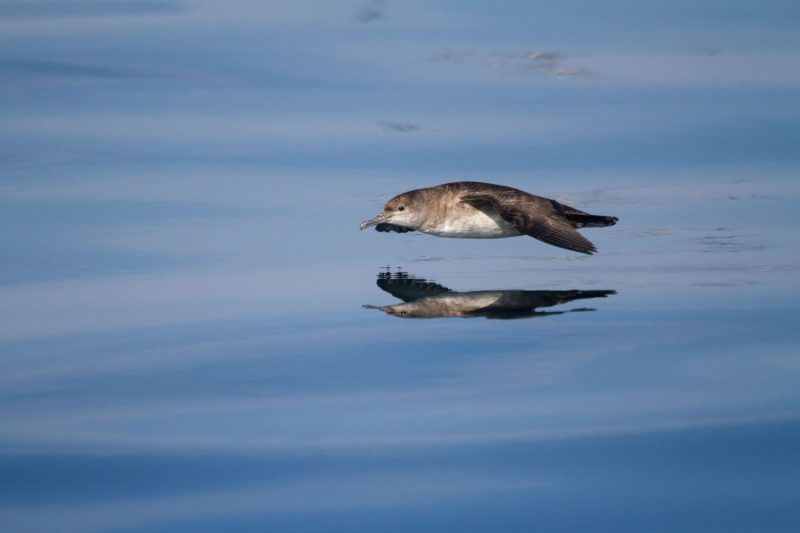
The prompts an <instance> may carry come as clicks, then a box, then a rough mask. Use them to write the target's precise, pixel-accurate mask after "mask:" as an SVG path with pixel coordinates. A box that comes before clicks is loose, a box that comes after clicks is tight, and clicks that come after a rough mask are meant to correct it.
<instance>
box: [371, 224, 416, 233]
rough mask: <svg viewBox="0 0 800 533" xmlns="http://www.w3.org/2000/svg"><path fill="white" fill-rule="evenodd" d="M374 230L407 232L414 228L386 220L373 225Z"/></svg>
mask: <svg viewBox="0 0 800 533" xmlns="http://www.w3.org/2000/svg"><path fill="white" fill-rule="evenodd" d="M375 231H395V232H397V233H408V232H409V231H414V229H413V228H407V227H405V226H398V225H397V224H390V223H388V222H381V223H380V224H377V225H376V226H375Z"/></svg>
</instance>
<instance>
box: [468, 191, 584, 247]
mask: <svg viewBox="0 0 800 533" xmlns="http://www.w3.org/2000/svg"><path fill="white" fill-rule="evenodd" d="M461 201H462V202H465V203H468V204H469V205H471V206H473V207H474V208H476V209H480V210H481V211H485V212H490V213H491V212H494V213H499V214H500V216H501V217H503V220H506V221H507V222H510V223H511V224H513V225H514V227H515V228H516V229H517V231H519V232H520V233H522V234H524V235H530V236H531V237H533V238H534V239H538V240H540V241H542V242H546V243H548V244H552V245H554V246H558V247H560V248H566V249H567V250H574V251H576V252H582V253H585V254H591V253H594V252H596V251H597V248H595V246H594V244H592V243H591V242H590V241H589V239H587V238H586V237H584V236H583V235H581V234H580V233H578V232H577V230H576V229H575V228H574V227H572V225H571V224H570V223H569V221H568V220H567V219H566V218H565V217H564V216H563V215H562V214H561V213H559V212H558V211H557V210H556V208H555V207H554V204H555V202H553V201H552V200H548V199H547V198H542V197H541V196H534V195H532V194H530V195H527V196H526V197H525V198H520V197H519V196H518V194H514V195H510V194H487V193H470V194H465V195H463V196H462V197H461Z"/></svg>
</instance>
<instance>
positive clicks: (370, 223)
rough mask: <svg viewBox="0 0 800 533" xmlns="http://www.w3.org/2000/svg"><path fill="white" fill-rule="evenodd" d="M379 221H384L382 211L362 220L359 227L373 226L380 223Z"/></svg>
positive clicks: (384, 217)
mask: <svg viewBox="0 0 800 533" xmlns="http://www.w3.org/2000/svg"><path fill="white" fill-rule="evenodd" d="M381 222H386V215H384V214H383V213H380V214H379V215H378V216H376V217H375V218H371V219H369V220H365V221H364V222H362V223H361V229H367V228H369V227H371V226H374V225H375V224H380V223H381Z"/></svg>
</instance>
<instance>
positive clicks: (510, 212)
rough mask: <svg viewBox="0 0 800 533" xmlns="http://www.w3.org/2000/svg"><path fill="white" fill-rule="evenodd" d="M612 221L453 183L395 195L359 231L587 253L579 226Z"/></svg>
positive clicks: (526, 196) (502, 189)
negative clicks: (530, 241) (514, 242)
mask: <svg viewBox="0 0 800 533" xmlns="http://www.w3.org/2000/svg"><path fill="white" fill-rule="evenodd" d="M616 223H617V217H612V216H601V215H590V214H589V213H584V212H583V211H579V210H578V209H575V208H574V207H570V206H568V205H565V204H562V203H560V202H557V201H555V200H551V199H550V198H545V197H543V196H536V195H534V194H530V193H527V192H525V191H521V190H519V189H514V188H512V187H506V186H504V185H494V184H492V183H481V182H477V181H456V182H453V183H444V184H442V185H436V186H435V187H428V188H425V189H415V190H413V191H408V192H404V193H402V194H398V195H397V196H395V197H394V198H392V199H391V200H389V201H388V202H386V205H385V206H384V208H383V212H382V213H380V214H379V215H378V216H376V217H374V218H371V219H369V220H365V221H364V222H362V223H361V229H362V230H363V229H366V228H369V227H371V226H375V229H376V230H378V231H395V232H398V233H405V232H408V231H414V230H418V231H421V232H423V233H429V234H431V235H437V236H439V237H457V238H471V239H499V238H503V237H518V236H520V235H528V236H530V237H533V238H534V239H538V240H540V241H542V242H546V243H548V244H552V245H553V246H558V247H560V248H566V249H567V250H573V251H576V252H582V253H585V254H592V253H594V252H596V251H597V248H595V246H594V244H592V243H591V242H590V241H589V240H588V239H587V238H586V237H584V236H583V235H581V234H580V233H578V232H577V229H578V228H603V227H606V226H613V225H614V224H616Z"/></svg>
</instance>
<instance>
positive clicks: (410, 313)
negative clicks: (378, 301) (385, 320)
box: [363, 303, 430, 318]
mask: <svg viewBox="0 0 800 533" xmlns="http://www.w3.org/2000/svg"><path fill="white" fill-rule="evenodd" d="M363 307H364V309H377V310H378V311H383V312H384V313H386V314H387V315H391V316H397V317H400V318H430V316H429V315H428V314H427V313H425V312H424V309H419V308H418V307H417V306H415V305H412V304H411V303H404V304H395V305H384V306H377V305H365V306H363Z"/></svg>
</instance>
